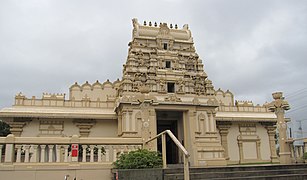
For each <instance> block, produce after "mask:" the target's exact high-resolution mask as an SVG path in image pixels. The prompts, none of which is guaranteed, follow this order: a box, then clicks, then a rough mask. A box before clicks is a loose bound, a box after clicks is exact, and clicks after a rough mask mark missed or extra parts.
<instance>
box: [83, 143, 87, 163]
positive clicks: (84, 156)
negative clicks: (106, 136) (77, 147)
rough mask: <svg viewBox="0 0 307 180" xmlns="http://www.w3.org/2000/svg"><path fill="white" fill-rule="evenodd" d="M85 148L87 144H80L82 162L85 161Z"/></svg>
mask: <svg viewBox="0 0 307 180" xmlns="http://www.w3.org/2000/svg"><path fill="white" fill-rule="evenodd" d="M86 148H87V145H82V162H86Z"/></svg>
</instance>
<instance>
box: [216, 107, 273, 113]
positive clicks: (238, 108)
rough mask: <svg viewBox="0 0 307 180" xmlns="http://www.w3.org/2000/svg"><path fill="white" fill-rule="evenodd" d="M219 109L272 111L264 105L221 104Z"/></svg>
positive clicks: (229, 110)
mask: <svg viewBox="0 0 307 180" xmlns="http://www.w3.org/2000/svg"><path fill="white" fill-rule="evenodd" d="M218 111H221V112H263V113H265V112H271V111H269V110H268V108H266V107H264V106H225V105H220V106H219V107H218Z"/></svg>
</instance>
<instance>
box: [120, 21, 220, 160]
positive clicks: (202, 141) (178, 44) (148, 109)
mask: <svg viewBox="0 0 307 180" xmlns="http://www.w3.org/2000/svg"><path fill="white" fill-rule="evenodd" d="M132 21H133V36H132V41H131V42H130V43H129V52H128V58H127V61H126V64H125V65H124V69H123V77H122V81H121V82H122V83H121V86H120V88H119V96H118V100H117V108H116V112H117V114H118V116H119V123H118V132H119V135H120V136H122V137H143V138H144V140H147V139H149V138H151V137H153V136H154V135H156V134H158V133H160V132H161V131H162V130H166V129H171V130H172V131H173V132H174V133H175V134H176V136H177V138H178V139H179V140H180V141H181V142H183V143H184V145H185V146H186V147H187V148H188V150H190V151H193V152H194V153H192V159H191V162H192V163H193V165H208V164H209V165H225V164H226V161H225V158H224V149H223V148H222V146H221V142H220V140H219V139H218V135H217V134H218V133H217V129H216V121H215V114H216V108H217V107H218V101H217V99H216V98H215V91H214V89H213V85H212V82H211V81H210V80H209V79H208V77H207V74H206V73H205V72H204V69H203V66H204V65H203V64H202V60H201V59H200V58H199V56H198V54H197V53H196V51H195V47H194V42H193V38H192V34H191V31H190V30H189V28H188V25H184V26H183V28H182V29H178V27H177V25H175V26H173V25H172V24H171V25H170V26H168V25H167V24H166V23H160V25H157V24H156V23H154V24H152V23H151V22H149V25H146V22H144V25H140V24H139V23H138V21H137V19H133V20H132ZM158 144H159V142H158ZM156 147H157V146H156V145H155V143H153V144H151V146H150V147H149V148H152V149H156ZM158 148H159V145H158ZM168 149H173V152H172V154H173V156H178V157H173V159H170V160H169V161H170V163H178V162H179V163H180V161H181V159H180V154H178V153H179V152H177V151H176V150H175V149H176V148H175V147H172V146H171V145H169V147H168ZM171 151H172V150H171ZM176 154H177V155H176Z"/></svg>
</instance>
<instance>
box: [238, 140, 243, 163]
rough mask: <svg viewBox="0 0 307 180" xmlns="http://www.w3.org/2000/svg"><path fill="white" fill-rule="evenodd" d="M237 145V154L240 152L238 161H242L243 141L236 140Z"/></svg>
mask: <svg viewBox="0 0 307 180" xmlns="http://www.w3.org/2000/svg"><path fill="white" fill-rule="evenodd" d="M238 145H239V154H240V163H242V161H243V159H244V157H243V143H242V141H240V140H239V141H238Z"/></svg>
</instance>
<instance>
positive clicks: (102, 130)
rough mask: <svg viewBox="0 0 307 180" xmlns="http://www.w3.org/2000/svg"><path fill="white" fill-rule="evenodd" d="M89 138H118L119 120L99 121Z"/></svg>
mask: <svg viewBox="0 0 307 180" xmlns="http://www.w3.org/2000/svg"><path fill="white" fill-rule="evenodd" d="M89 137H117V120H114V119H113V120H97V122H96V124H95V125H94V126H93V127H92V129H91V132H90V134H89Z"/></svg>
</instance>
